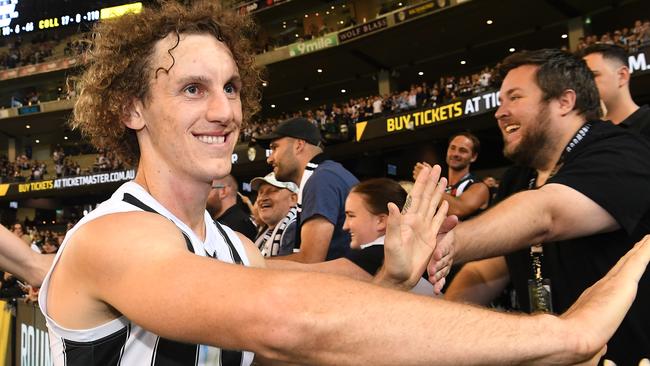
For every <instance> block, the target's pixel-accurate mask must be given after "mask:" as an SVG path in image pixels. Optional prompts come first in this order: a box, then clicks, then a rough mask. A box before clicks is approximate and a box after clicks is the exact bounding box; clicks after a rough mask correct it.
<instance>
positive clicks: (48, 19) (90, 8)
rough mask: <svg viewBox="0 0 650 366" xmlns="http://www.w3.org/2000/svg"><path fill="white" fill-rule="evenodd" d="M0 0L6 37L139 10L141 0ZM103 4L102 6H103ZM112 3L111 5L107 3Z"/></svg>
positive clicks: (88, 22) (0, 21) (82, 23)
mask: <svg viewBox="0 0 650 366" xmlns="http://www.w3.org/2000/svg"><path fill="white" fill-rule="evenodd" d="M107 3H110V2H109V1H66V0H58V1H51V0H50V1H47V0H46V1H43V0H41V1H38V0H0V29H1V34H2V36H3V37H7V36H12V35H16V34H21V33H29V32H33V31H39V30H47V29H53V28H60V27H65V26H70V25H84V24H91V23H94V22H96V21H98V20H103V19H109V18H113V17H117V16H121V15H124V14H126V13H129V12H135V13H139V12H140V11H141V10H142V3H141V2H131V3H127V2H126V1H113V2H112V4H107ZM102 5H103V6H102ZM105 5H110V6H105Z"/></svg>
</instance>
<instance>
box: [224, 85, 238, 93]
mask: <svg viewBox="0 0 650 366" xmlns="http://www.w3.org/2000/svg"><path fill="white" fill-rule="evenodd" d="M223 91H225V92H226V94H235V93H237V87H235V85H233V84H232V83H228V84H226V85H225V86H224V87H223Z"/></svg>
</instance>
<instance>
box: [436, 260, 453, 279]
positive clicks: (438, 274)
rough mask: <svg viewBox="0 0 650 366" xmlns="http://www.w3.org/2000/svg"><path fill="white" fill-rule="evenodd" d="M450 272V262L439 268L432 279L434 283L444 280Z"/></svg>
mask: <svg viewBox="0 0 650 366" xmlns="http://www.w3.org/2000/svg"><path fill="white" fill-rule="evenodd" d="M450 272H451V262H448V265H446V266H445V267H443V268H441V269H440V270H439V271H438V272H436V274H435V276H434V277H433V278H434V279H435V280H436V282H438V281H440V280H441V279H443V278H446V277H447V276H448V275H449V273H450Z"/></svg>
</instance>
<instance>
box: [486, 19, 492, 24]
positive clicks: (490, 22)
mask: <svg viewBox="0 0 650 366" xmlns="http://www.w3.org/2000/svg"><path fill="white" fill-rule="evenodd" d="M485 23H486V24H487V25H492V23H493V21H492V19H488V20H487V21H486V22H485Z"/></svg>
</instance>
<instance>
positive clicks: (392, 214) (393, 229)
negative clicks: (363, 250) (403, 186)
mask: <svg viewBox="0 0 650 366" xmlns="http://www.w3.org/2000/svg"><path fill="white" fill-rule="evenodd" d="M400 221H401V215H400V212H399V208H398V207H397V205H396V204H394V203H392V202H389V203H388V220H387V221H386V240H385V241H384V247H385V248H392V246H391V243H393V242H394V241H397V242H399V235H400Z"/></svg>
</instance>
